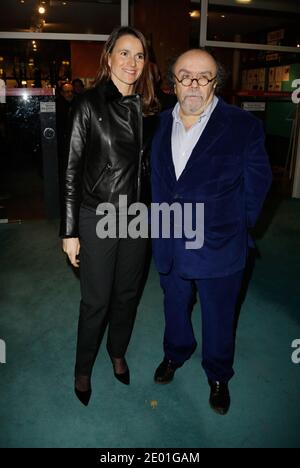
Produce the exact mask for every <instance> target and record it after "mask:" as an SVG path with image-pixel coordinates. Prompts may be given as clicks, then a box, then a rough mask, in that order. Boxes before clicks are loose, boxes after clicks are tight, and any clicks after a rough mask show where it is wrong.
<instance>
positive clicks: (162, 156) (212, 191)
mask: <svg viewBox="0 0 300 468" xmlns="http://www.w3.org/2000/svg"><path fill="white" fill-rule="evenodd" d="M172 74H173V80H174V88H175V92H176V95H177V98H178V103H177V104H176V106H175V108H174V109H170V110H167V111H165V112H164V113H162V115H161V121H160V125H159V128H158V131H157V133H156V135H155V137H154V140H153V146H152V196H153V202H154V203H159V204H161V203H163V202H165V203H167V204H169V205H172V203H174V202H176V203H180V205H181V206H182V207H183V206H184V204H185V203H190V204H192V207H193V208H195V206H196V204H198V203H203V204H204V243H203V246H202V247H201V248H196V249H195V248H187V245H186V239H185V238H176V236H173V238H169V239H164V238H158V239H153V254H154V260H155V263H156V266H157V269H158V271H159V273H160V280H161V286H162V288H163V291H164V307H165V321H166V325H165V333H164V353H165V356H164V360H163V362H162V363H161V364H160V365H159V367H158V368H157V370H156V372H155V376H154V379H155V381H156V382H157V383H162V384H163V383H169V382H170V381H171V380H172V379H173V377H174V373H175V371H176V369H178V368H179V367H181V366H182V365H183V363H184V362H185V361H186V360H187V359H189V358H190V356H191V355H192V353H193V352H194V350H195V348H196V341H195V337H194V333H193V328H192V323H191V311H192V307H193V304H194V302H195V301H194V294H195V286H196V288H197V290H198V292H199V297H200V303H201V309H202V358H203V360H202V365H203V368H204V370H205V372H206V375H207V378H208V382H209V385H210V389H211V391H210V400H209V401H210V405H211V407H212V408H213V409H214V410H215V411H216V412H217V413H219V414H225V413H227V411H228V409H229V406H230V394H229V390H228V381H229V380H230V379H231V377H232V376H233V374H234V372H233V357H234V336H235V326H234V324H235V311H236V305H237V299H238V295H239V292H240V287H241V281H242V276H243V272H244V268H245V263H246V257H247V250H248V245H249V242H251V241H250V238H249V237H248V229H249V228H251V227H253V226H254V224H255V222H256V220H257V217H258V215H259V212H260V211H261V208H262V204H263V201H264V199H265V196H266V194H267V192H268V189H269V187H270V183H271V170H270V166H269V162H268V157H267V154H266V152H265V148H264V135H263V131H262V126H261V124H260V121H259V120H258V119H256V118H255V117H254V116H253V115H252V114H250V113H247V112H246V111H243V110H241V109H239V108H237V107H233V106H230V105H228V104H226V103H225V102H224V101H223V100H222V99H220V98H217V97H216V95H215V91H216V88H217V87H218V85H220V76H221V73H220V68H219V66H218V64H217V63H216V61H215V60H214V58H213V57H212V56H211V55H210V54H208V53H207V52H206V51H203V50H200V49H196V50H190V51H188V52H186V53H184V54H183V55H181V56H180V57H179V58H178V59H177V61H176V62H175V64H174V66H173V68H172ZM194 211H195V210H194Z"/></svg>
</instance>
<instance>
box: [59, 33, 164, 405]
mask: <svg viewBox="0 0 300 468" xmlns="http://www.w3.org/2000/svg"><path fill="white" fill-rule="evenodd" d="M156 111H157V102H156V98H155V97H154V91H153V85H152V78H151V74H150V68H149V59H148V51H147V45H146V41H145V38H144V36H143V35H142V34H141V33H140V32H139V31H137V30H135V29H133V28H131V27H121V28H118V29H116V30H114V31H113V32H112V34H111V35H110V37H109V39H108V41H107V42H106V44H105V46H104V50H103V52H102V55H101V59H100V68H99V73H98V75H97V77H96V80H95V87H94V88H93V89H91V90H89V91H87V92H86V93H85V94H84V95H83V97H82V98H81V100H80V101H79V103H78V105H77V106H76V108H75V110H74V115H73V120H72V129H71V132H70V145H69V156H68V168H67V173H66V187H65V213H64V217H63V219H62V225H61V237H63V250H64V252H65V253H66V254H67V255H68V257H69V259H70V262H71V263H72V265H73V266H74V267H77V268H78V267H79V265H80V285H81V295H82V299H81V303H80V317H79V324H78V340H77V354H76V366H75V393H76V395H77V397H78V398H79V400H80V401H81V402H82V403H83V404H84V405H86V406H87V405H88V402H89V399H90V396H91V374H92V368H93V364H94V361H95V359H96V356H97V352H98V349H99V346H100V343H101V339H102V337H103V334H104V331H105V329H106V325H107V324H108V339H107V350H108V353H109V356H110V358H111V361H112V364H113V370H114V375H115V377H116V378H117V379H118V380H120V381H121V382H122V383H124V384H127V385H128V384H129V381H130V377H129V369H128V366H127V363H126V360H125V353H126V350H127V347H128V344H129V340H130V336H131V333H132V329H133V325H134V320H135V315H136V309H137V305H138V299H139V293H140V290H141V285H142V281H143V277H144V270H145V260H146V254H147V246H148V240H147V239H141V238H138V239H130V238H129V237H127V238H118V237H117V238H110V237H108V238H99V237H98V236H97V234H96V225H97V222H98V221H99V216H97V215H96V209H97V206H98V205H99V204H100V203H105V202H109V203H112V204H113V205H114V207H115V208H116V210H117V212H118V211H119V210H120V207H119V204H118V203H119V196H120V195H126V196H127V203H128V205H130V204H131V203H134V202H136V201H143V200H141V199H140V195H141V193H143V191H144V188H143V187H142V185H141V181H142V180H143V177H142V172H143V168H144V167H145V164H144V163H145V160H144V158H145V150H146V149H147V148H146V146H147V147H148V144H149V139H150V138H149V137H150V134H149V131H148V135H145V128H147V129H148V130H149V129H150V130H151V128H152V127H153V125H152V122H153V118H146V119H145V118H144V119H143V116H151V115H152V116H153V115H154V114H155V112H156ZM143 120H144V122H145V120H146V121H148V123H147V125H146V126H145V125H143ZM149 121H150V122H151V124H150V125H149ZM143 127H144V128H143ZM143 133H144V139H143ZM143 140H144V141H143ZM100 213H101V210H100ZM102 216H104V212H102ZM100 218H101V214H100ZM117 218H118V217H117ZM117 232H118V231H117ZM79 253H80V259H79Z"/></svg>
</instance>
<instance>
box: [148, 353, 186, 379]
mask: <svg viewBox="0 0 300 468" xmlns="http://www.w3.org/2000/svg"><path fill="white" fill-rule="evenodd" d="M181 366H182V364H177V363H176V362H173V361H170V360H168V359H166V358H164V360H163V362H161V363H160V365H159V366H158V368H157V369H156V371H155V374H154V381H155V382H156V383H160V384H167V383H169V382H171V381H172V380H173V378H174V374H175V371H176V369H178V367H181Z"/></svg>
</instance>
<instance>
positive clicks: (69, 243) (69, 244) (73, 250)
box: [62, 237, 80, 268]
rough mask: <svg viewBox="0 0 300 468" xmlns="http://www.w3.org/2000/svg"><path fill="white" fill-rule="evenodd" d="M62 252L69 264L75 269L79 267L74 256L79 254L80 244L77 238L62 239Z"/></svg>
mask: <svg viewBox="0 0 300 468" xmlns="http://www.w3.org/2000/svg"><path fill="white" fill-rule="evenodd" d="M62 248H63V251H64V252H65V253H66V254H67V255H68V257H69V260H70V262H71V263H72V265H73V266H74V267H75V268H78V267H79V259H78V258H76V256H77V255H78V254H79V252H80V242H79V238H78V237H70V238H68V239H63V242H62Z"/></svg>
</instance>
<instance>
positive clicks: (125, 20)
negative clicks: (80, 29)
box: [0, 0, 129, 42]
mask: <svg viewBox="0 0 300 468" xmlns="http://www.w3.org/2000/svg"><path fill="white" fill-rule="evenodd" d="M120 21H121V25H122V26H128V25H129V0H121V11H120ZM116 26H117V25H116ZM108 38H109V35H108V34H70V33H43V32H41V33H37V32H8V31H0V39H37V40H39V39H40V40H42V39H45V40H55V41H99V42H105V41H107V39H108Z"/></svg>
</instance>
